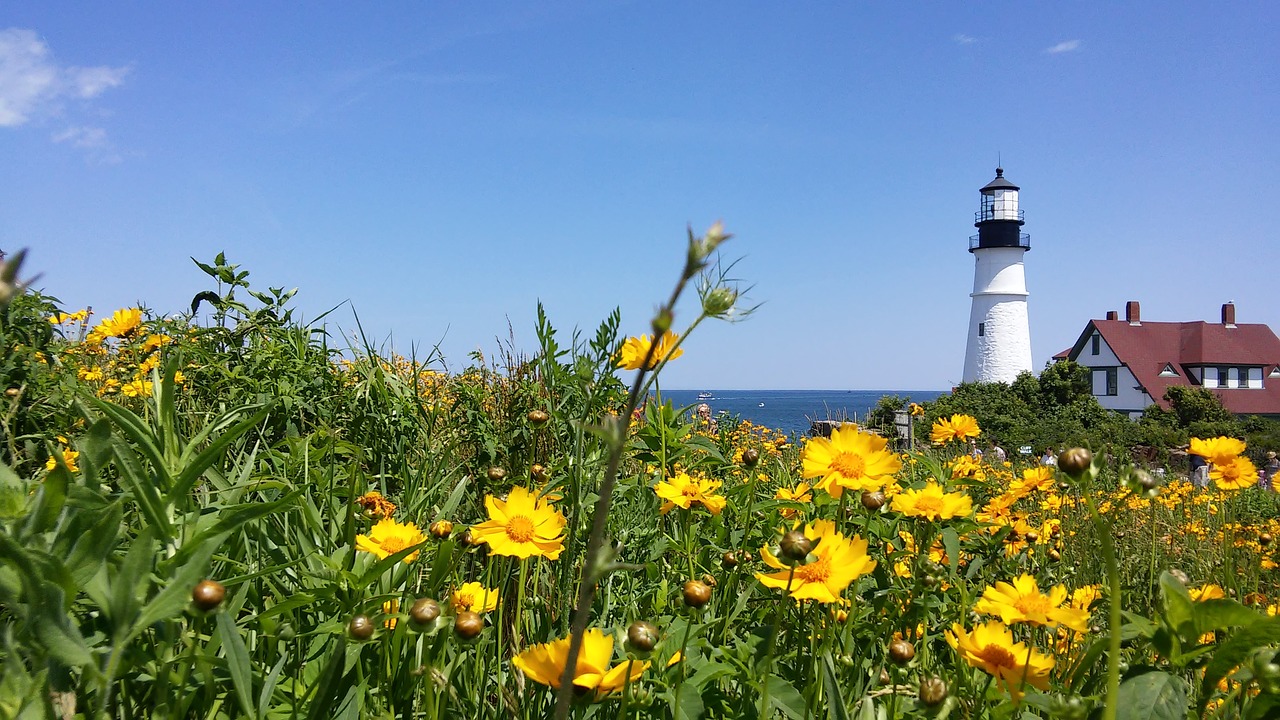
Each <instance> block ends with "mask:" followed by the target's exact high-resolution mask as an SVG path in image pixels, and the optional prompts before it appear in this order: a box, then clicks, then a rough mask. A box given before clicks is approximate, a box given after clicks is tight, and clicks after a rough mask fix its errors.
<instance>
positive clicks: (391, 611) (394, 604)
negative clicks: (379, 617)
mask: <svg viewBox="0 0 1280 720" xmlns="http://www.w3.org/2000/svg"><path fill="white" fill-rule="evenodd" d="M399 612H400V601H399V600H388V601H386V602H384V603H382V614H384V615H391V616H393V617H388V618H387V619H386V620H383V621H382V627H384V628H386V629H388V630H395V629H396V623H397V622H399V621H398V619H397V618H395V617H394V615H396V614H397V613H399Z"/></svg>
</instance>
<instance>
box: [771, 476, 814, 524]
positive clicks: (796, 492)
mask: <svg viewBox="0 0 1280 720" xmlns="http://www.w3.org/2000/svg"><path fill="white" fill-rule="evenodd" d="M812 489H813V488H811V487H810V486H809V483H806V482H802V483H800V484H799V485H796V486H795V488H787V487H780V488H778V490H777V492H775V493H774V494H773V498H774V499H775V500H790V501H792V502H798V503H807V502H813V493H812V492H810V491H811V490H812ZM796 512H797V511H796V509H795V508H788V507H784V508H778V514H779V515H781V516H782V517H784V518H786V519H787V520H790V519H791V518H793V517H795V515H796Z"/></svg>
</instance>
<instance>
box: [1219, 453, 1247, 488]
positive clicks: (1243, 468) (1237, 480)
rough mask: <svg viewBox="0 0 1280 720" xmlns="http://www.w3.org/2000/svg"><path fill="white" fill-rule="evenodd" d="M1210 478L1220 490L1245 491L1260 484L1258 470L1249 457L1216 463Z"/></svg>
mask: <svg viewBox="0 0 1280 720" xmlns="http://www.w3.org/2000/svg"><path fill="white" fill-rule="evenodd" d="M1209 477H1210V478H1212V479H1213V481H1214V482H1215V483H1217V485H1218V489H1219V490H1243V489H1245V488H1249V487H1253V486H1254V485H1257V484H1258V468H1257V467H1256V466H1255V465H1254V464H1253V461H1252V460H1250V459H1249V458H1247V457H1233V458H1230V459H1225V458H1224V459H1223V460H1222V462H1214V463H1213V467H1212V468H1211V469H1210V470H1209Z"/></svg>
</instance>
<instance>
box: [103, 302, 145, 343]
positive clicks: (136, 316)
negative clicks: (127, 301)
mask: <svg viewBox="0 0 1280 720" xmlns="http://www.w3.org/2000/svg"><path fill="white" fill-rule="evenodd" d="M140 324H142V309H141V308H125V309H124V310H117V311H115V313H114V314H113V315H112V316H111V317H109V318H106V319H104V320H103V321H102V322H100V323H98V327H96V328H94V329H93V332H94V333H95V334H96V335H98V336H99V337H102V338H110V337H127V336H129V335H131V334H133V332H134V331H135V330H137V329H138V326H139V325H140Z"/></svg>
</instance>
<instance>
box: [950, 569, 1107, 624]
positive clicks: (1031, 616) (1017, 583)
mask: <svg viewBox="0 0 1280 720" xmlns="http://www.w3.org/2000/svg"><path fill="white" fill-rule="evenodd" d="M1064 603H1065V605H1064ZM973 609H974V610H975V611H977V612H980V613H982V614H984V615H996V616H998V617H999V618H1000V619H1001V620H1003V621H1004V622H1005V623H1007V624H1013V623H1019V622H1022V623H1029V624H1032V625H1043V626H1045V627H1050V628H1054V627H1057V626H1059V625H1063V626H1065V627H1068V628H1071V629H1072V630H1075V631H1076V632H1084V631H1086V630H1088V629H1089V612H1088V611H1087V610H1082V609H1080V608H1076V607H1072V606H1071V605H1070V604H1069V603H1068V597H1067V587H1066V586H1065V585H1055V586H1054V587H1053V588H1052V589H1051V590H1049V594H1048V595H1045V594H1044V593H1042V592H1040V588H1039V586H1038V585H1037V584H1036V579H1035V577H1033V576H1031V575H1028V574H1025V573H1024V574H1022V575H1019V576H1018V577H1016V578H1014V579H1013V582H1012V583H1007V582H997V583H996V584H995V585H990V586H988V587H987V589H986V590H984V591H983V593H982V597H981V598H980V599H979V600H978V602H977V603H976V604H975V605H974V606H973Z"/></svg>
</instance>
